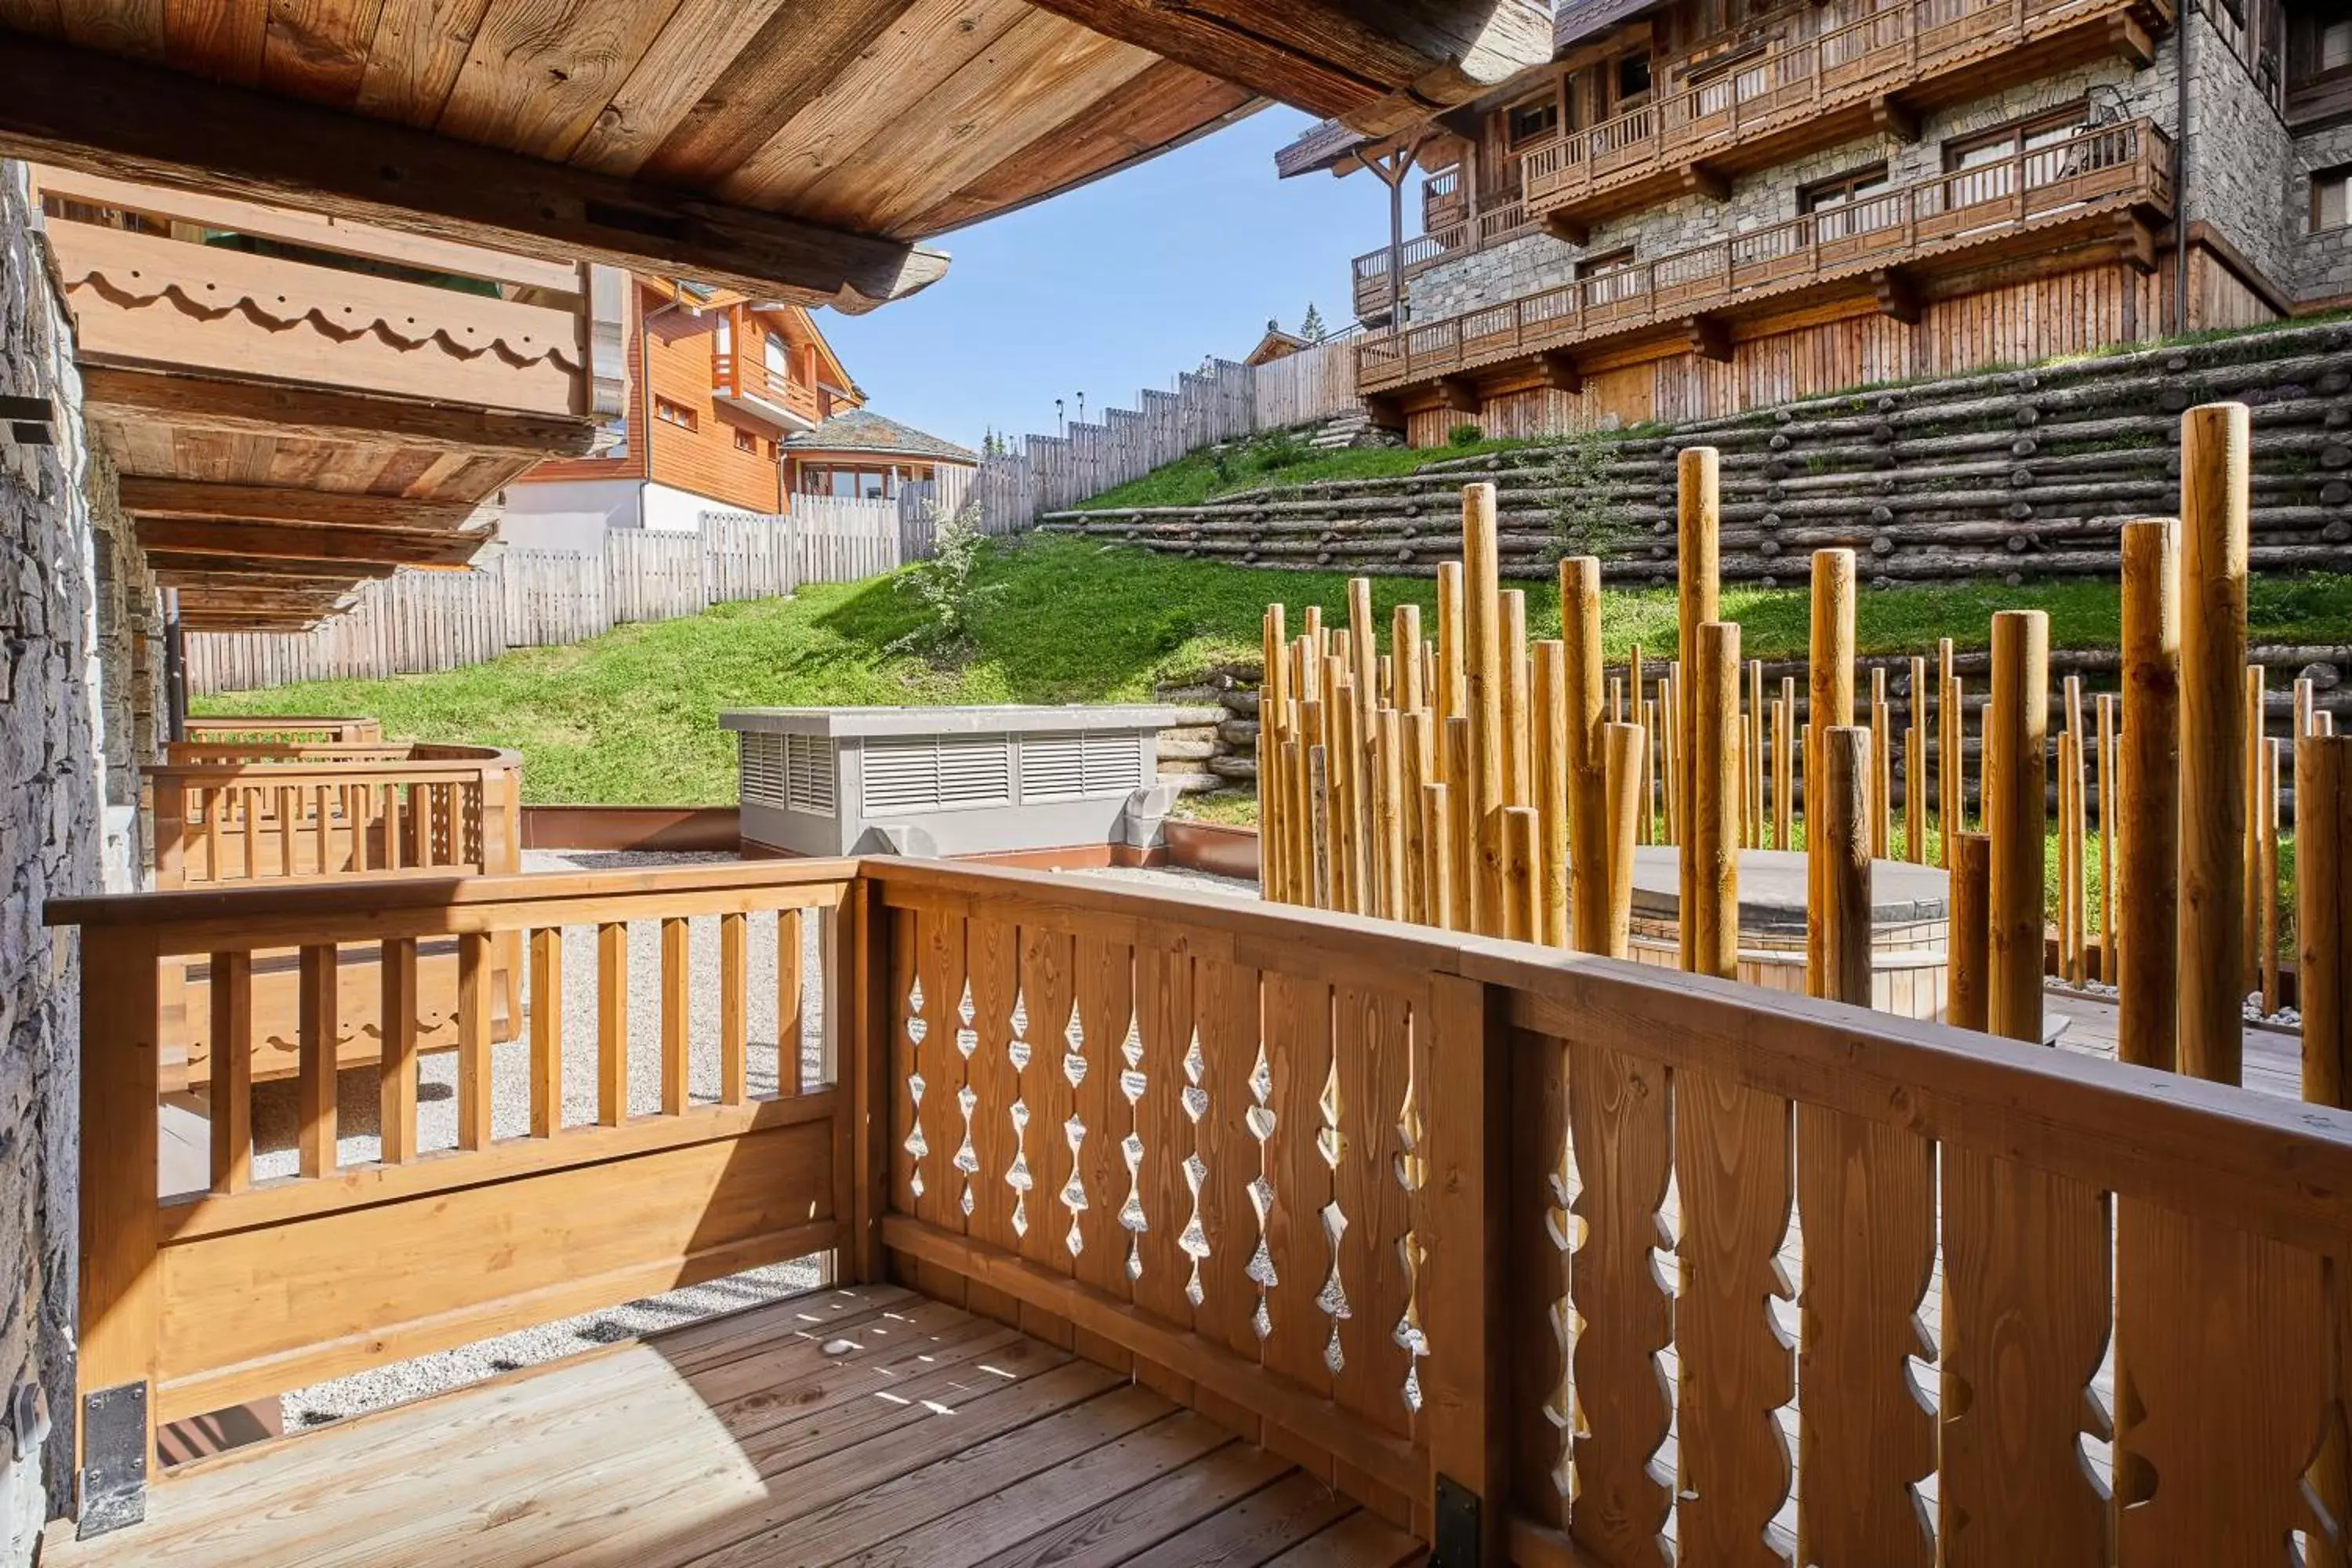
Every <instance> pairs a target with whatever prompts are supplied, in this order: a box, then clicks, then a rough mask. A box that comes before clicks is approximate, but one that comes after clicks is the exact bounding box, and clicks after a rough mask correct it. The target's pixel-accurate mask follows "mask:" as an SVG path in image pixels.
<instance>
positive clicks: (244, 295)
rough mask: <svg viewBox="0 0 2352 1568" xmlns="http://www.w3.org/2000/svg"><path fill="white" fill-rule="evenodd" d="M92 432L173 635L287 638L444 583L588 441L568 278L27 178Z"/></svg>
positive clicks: (264, 212)
mask: <svg viewBox="0 0 2352 1568" xmlns="http://www.w3.org/2000/svg"><path fill="white" fill-rule="evenodd" d="M35 184H36V188H37V193H38V195H39V196H40V199H41V204H42V208H43V213H44V224H45V226H46V232H47V240H48V244H49V247H50V248H51V250H52V251H53V253H54V254H55V256H56V258H57V262H58V269H59V272H60V275H61V276H62V278H63V280H64V283H65V288H66V300H67V306H68V310H70V312H71V313H72V316H73V319H74V327H75V339H76V342H75V357H76V359H77V361H78V362H79V365H80V366H81V371H82V377H83V386H84V393H85V399H86V405H87V407H88V410H89V425H90V427H91V430H92V432H93V434H94V436H95V437H96V438H97V440H98V441H99V442H100V444H101V445H102V446H104V447H105V448H106V449H107V451H108V452H109V453H110V456H111V457H112V458H113V459H114V462H115V466H116V468H117V469H118V470H119V472H120V474H121V500H122V504H123V510H126V511H127V512H129V513H131V515H132V516H133V517H134V518H135V519H136V520H137V531H138V542H139V543H140V545H141V547H142V550H143V551H144V552H145V553H146V554H147V556H148V558H149V560H150V563H152V565H153V566H154V568H155V570H156V573H157V575H158V579H159V581H160V582H161V583H162V584H163V585H164V586H166V587H170V588H174V589H176V590H177V591H178V594H179V604H180V618H181V622H182V624H183V625H184V626H186V627H188V628H190V629H221V630H290V629H295V628H298V627H301V626H309V625H310V624H312V623H314V622H316V621H318V620H319V619H320V618H322V617H323V616H329V615H331V614H333V613H334V612H335V611H336V609H337V608H338V607H339V606H341V605H343V604H344V603H346V602H347V600H348V597H349V595H350V594H351V591H352V589H353V588H354V587H356V586H357V585H358V584H360V583H361V582H363V581H365V580H367V579H369V578H373V577H383V576H389V575H391V574H393V573H394V571H395V570H397V569H398V568H400V567H403V566H433V565H455V564H460V563H464V562H466V561H467V560H469V559H470V558H471V557H472V556H473V554H474V552H476V551H477V550H478V549H479V548H480V547H481V545H482V543H483V542H485V541H486V540H487V539H488V532H487V531H486V529H485V527H484V523H485V521H486V514H483V513H482V512H481V511H480V507H481V503H482V502H483V501H485V500H487V499H488V498H489V497H490V496H491V495H493V494H494V493H495V492H496V491H497V489H499V486H501V485H503V484H504V483H506V482H507V480H509V479H512V478H514V477H515V476H516V475H517V474H520V473H521V472H522V471H523V470H525V469H526V468H530V466H531V465H532V464H534V463H536V462H538V461H540V460H541V459H542V458H550V457H559V456H567V455H576V454H579V453H582V452H584V451H586V450H587V449H588V448H589V447H590V444H591V442H592V440H593V435H594V421H593V416H592V411H591V399H592V396H593V393H592V390H591V387H592V383H591V378H590V376H589V374H588V356H587V351H586V348H585V342H586V332H587V310H586V302H585V290H584V285H583V275H582V271H581V269H580V268H578V267H577V266H576V265H563V264H557V263H553V262H548V261H541V260H534V259H530V258H520V257H515V256H509V255H506V254H504V253H501V252H498V251H492V250H487V249H484V248H482V247H478V246H471V245H463V244H457V243H453V242H450V241H447V240H444V239H438V238H433V237H426V236H423V235H418V234H411V233H405V232H402V231H399V230H394V229H390V228H383V227H377V226H373V225H369V224H365V223H357V222H352V221H350V220H347V219H343V218H331V217H326V216H320V215H317V214H314V213H308V212H302V211H298V210H294V209H290V208H285V207H279V206H276V205H264V204H262V203H258V202H252V201H246V200H241V199H236V198H232V197H226V196H215V195H198V194H194V193H191V192H188V191H184V190H178V189H170V188H166V187H163V186H158V185H146V184H133V183H131V182H127V181H123V180H118V179H112V178H109V177H107V176H104V175H100V174H83V173H79V172H75V171H69V170H65V169H59V168H49V167H42V168H38V169H37V170H36V171H35Z"/></svg>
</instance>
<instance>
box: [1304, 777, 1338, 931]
mask: <svg viewBox="0 0 2352 1568" xmlns="http://www.w3.org/2000/svg"><path fill="white" fill-rule="evenodd" d="M1307 838H1308V839H1309V841H1310V842H1311V843H1312V844H1313V846H1314V852H1315V897H1314V900H1313V902H1314V905H1315V907H1316V908H1317V909H1318V910H1336V909H1338V908H1339V907H1340V905H1339V890H1338V889H1337V888H1336V887H1335V886H1334V882H1335V881H1336V879H1337V869H1336V868H1337V867H1338V864H1339V857H1338V856H1336V855H1334V854H1333V853H1332V850H1331V752H1330V748H1329V747H1328V746H1309V747H1307Z"/></svg>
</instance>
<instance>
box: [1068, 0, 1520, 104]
mask: <svg viewBox="0 0 2352 1568" xmlns="http://www.w3.org/2000/svg"><path fill="white" fill-rule="evenodd" d="M1036 4H1037V5H1038V6H1039V7H1040V8H1041V9H1043V10H1046V11H1051V12H1053V13H1055V15H1056V16H1066V17H1068V18H1069V19H1070V20H1071V21H1074V22H1077V23H1080V24H1082V25H1083V26H1088V27H1091V28H1093V29H1094V30H1095V31H1096V32H1097V33H1102V34H1105V35H1108V37H1114V38H1117V39H1118V40H1120V41H1121V42H1122V43H1129V44H1134V45H1137V46H1138V47H1142V48H1146V49H1150V51H1151V52H1152V53H1153V54H1156V55H1159V56H1160V57H1162V58H1166V59H1171V60H1175V61H1177V62H1178V63H1179V64H1181V65H1188V66H1191V67H1192V68H1194V69H1195V70H1202V71H1206V72H1208V73H1209V74H1210V75H1212V76H1214V77H1220V78H1222V79H1224V80H1226V81H1230V82H1234V83H1237V84H1239V85H1241V86H1243V87H1246V88H1248V89H1251V90H1252V91H1254V92H1259V93H1263V94H1265V96H1266V97H1268V98H1276V99H1280V100H1282V101H1283V102H1285V103H1287V104H1290V105H1292V106H1294V107H1296V108H1299V109H1304V110H1307V111H1308V112H1309V113H1313V114H1323V115H1328V116H1331V117H1332V118H1334V119H1337V120H1340V121H1345V122H1346V123H1347V124H1349V125H1350V126H1352V127H1353V128H1355V129H1356V130H1358V131H1361V132H1365V133H1366V134H1367V135H1371V136H1385V135H1390V134H1391V133H1393V132H1398V131H1402V130H1403V129H1405V128H1406V127H1407V126H1410V125H1412V124H1415V123H1417V122H1418V121H1423V120H1426V119H1428V118H1429V117H1430V115H1431V114H1432V113H1433V112H1435V111H1438V110H1447V109H1451V108H1453V107H1454V106H1455V105H1456V104H1461V103H1467V102H1469V101H1470V100H1472V99H1475V98H1477V97H1479V96H1481V95H1482V94H1485V93H1486V92H1489V91H1492V90H1493V89H1495V88H1496V87H1499V86H1501V85H1502V84H1503V83H1504V82H1506V81H1507V80H1508V79H1510V78H1512V77H1514V76H1516V75H1517V74H1518V73H1519V72H1520V71H1523V70H1526V69H1528V68H1531V67H1534V66H1539V65H1542V64H1543V63H1544V62H1545V61H1547V60H1549V59H1550V58H1551V49H1552V43H1551V31H1552V25H1551V16H1550V14H1549V10H1548V9H1546V8H1541V7H1538V6H1536V5H1530V4H1528V3H1526V0H1373V3H1367V0H1192V3H1189V4H1186V5H1169V4H1167V3H1166V0H1036Z"/></svg>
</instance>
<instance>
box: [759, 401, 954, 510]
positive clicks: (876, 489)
mask: <svg viewBox="0 0 2352 1568" xmlns="http://www.w3.org/2000/svg"><path fill="white" fill-rule="evenodd" d="M784 463H785V472H784V486H785V489H787V491H789V492H790V493H791V494H793V495H802V496H843V497H848V496H857V497H862V498H864V499H866V500H895V499H896V498H897V496H898V491H899V489H900V487H902V486H905V485H913V484H931V483H935V482H936V481H938V480H939V479H940V477H941V472H942V470H945V469H951V468H952V469H964V470H967V471H968V470H970V469H972V468H978V467H979V466H980V454H979V453H977V452H975V451H973V450H972V449H971V447H959V446H957V445H956V444H955V443H954V442H952V441H943V440H941V439H940V437H937V436H931V435H926V434H925V433H924V432H922V431H920V430H918V429H916V428H915V427H914V426H911V425H901V424H899V423H898V421H897V420H896V419H886V418H884V417H883V416H881V415H879V414H876V413H874V412H872V411H871V410H869V409H864V408H852V409H848V410H846V411H845V412H843V413H840V414H836V415H835V416H833V417H832V418H830V419H827V420H826V421H825V422H824V424H822V425H820V426H817V427H816V428H815V429H814V430H804V431H803V432H801V433H800V434H799V435H796V436H789V437H785V439H784Z"/></svg>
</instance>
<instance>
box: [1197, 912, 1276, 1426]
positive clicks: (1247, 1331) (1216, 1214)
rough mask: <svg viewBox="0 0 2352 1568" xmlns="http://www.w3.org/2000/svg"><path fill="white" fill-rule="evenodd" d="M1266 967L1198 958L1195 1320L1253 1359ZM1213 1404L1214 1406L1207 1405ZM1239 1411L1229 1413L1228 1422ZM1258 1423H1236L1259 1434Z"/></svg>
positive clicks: (1211, 1337)
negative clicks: (1257, 1114)
mask: <svg viewBox="0 0 2352 1568" xmlns="http://www.w3.org/2000/svg"><path fill="white" fill-rule="evenodd" d="M1259 992H1260V981H1259V973H1258V971H1257V970H1255V969H1254V968H1249V967H1246V966H1244V965H1241V964H1237V963H1233V962H1231V961H1230V960H1223V959H1215V958H1208V957H1202V958H1199V959H1196V960H1195V962H1194V964H1193V971H1192V994H1193V997H1194V1006H1195V1008H1196V1009H1197V1017H1198V1020H1199V1023H1198V1028H1199V1038H1200V1047H1201V1084H1200V1087H1201V1088H1202V1089H1204V1090H1205V1091H1206V1093H1207V1097H1208V1099H1207V1104H1206V1106H1205V1108H1204V1109H1203V1110H1202V1116H1201V1119H1200V1121H1199V1123H1198V1135H1199V1138H1200V1149H1201V1163H1202V1165H1203V1166H1204V1167H1206V1170H1205V1173H1204V1176H1203V1179H1202V1185H1201V1194H1200V1204H1201V1232H1202V1241H1203V1242H1204V1243H1205V1244H1206V1245H1207V1247H1208V1249H1209V1250H1208V1255H1207V1256H1206V1257H1205V1258H1202V1259H1201V1260H1200V1271H1201V1304H1200V1306H1199V1307H1198V1308H1196V1309H1195V1310H1194V1313H1193V1323H1194V1325H1195V1327H1196V1329H1197V1331H1199V1332H1200V1334H1201V1336H1202V1338H1203V1339H1206V1340H1208V1341H1210V1342H1212V1343H1215V1344H1221V1345H1223V1346H1224V1347H1225V1349H1227V1350H1228V1351H1231V1352H1234V1354H1235V1355H1237V1356H1240V1357H1242V1358H1243V1359H1244V1360H1247V1361H1253V1362H1254V1361H1256V1360H1257V1359H1258V1357H1259V1354H1260V1349H1261V1346H1260V1342H1259V1340H1258V1336H1257V1328H1256V1314H1257V1294H1258V1293H1257V1286H1256V1285H1255V1283H1254V1282H1253V1281H1252V1280H1251V1279H1250V1277H1249V1268H1250V1262H1251V1258H1252V1255H1253V1254H1254V1253H1255V1250H1256V1247H1257V1243H1258V1237H1259V1234H1260V1231H1259V1224H1258V1218H1257V1215H1256V1212H1255V1208H1254V1207H1253V1205H1252V1204H1251V1200H1250V1187H1251V1184H1253V1183H1254V1182H1255V1181H1256V1180H1257V1179H1258V1176H1259V1174H1260V1173H1261V1172H1262V1170H1263V1169H1264V1153H1263V1151H1262V1149H1261V1147H1260V1145H1259V1143H1258V1141H1257V1139H1256V1137H1255V1135H1254V1134H1253V1133H1252V1132H1251V1131H1250V1110H1251V1107H1252V1106H1253V1105H1254V1104H1255V1095H1254V1093H1253V1092H1252V1089H1251V1084H1250V1079H1251V1074H1252V1072H1253V1070H1254V1069H1255V1066H1256V1063H1257V1059H1258V1051H1259V1048H1260V1041H1261V1039H1262V1038H1263V1033H1262V1030H1263V1027H1264V1025H1263V1019H1262V1016H1261V1013H1260V999H1259ZM1203 1408H1207V1406H1205V1405H1204V1406H1203ZM1231 1415H1232V1413H1231V1412H1227V1417H1228V1423H1229V1424H1232V1422H1231ZM1235 1429H1236V1430H1237V1431H1239V1432H1241V1434H1242V1435H1243V1436H1245V1437H1250V1436H1255V1423H1254V1422H1243V1423H1241V1424H1239V1425H1237V1426H1236V1427H1235Z"/></svg>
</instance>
